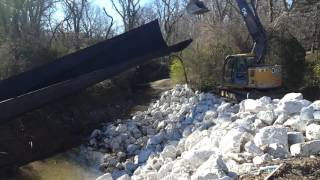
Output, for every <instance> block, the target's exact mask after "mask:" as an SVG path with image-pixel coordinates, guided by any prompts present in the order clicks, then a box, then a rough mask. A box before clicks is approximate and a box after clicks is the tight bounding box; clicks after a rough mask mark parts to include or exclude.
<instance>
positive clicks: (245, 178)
mask: <svg viewBox="0 0 320 180" xmlns="http://www.w3.org/2000/svg"><path fill="white" fill-rule="evenodd" d="M280 164H282V166H281V167H280V168H279V169H278V170H276V171H275V173H274V174H273V175H272V176H271V177H269V178H267V177H268V176H269V175H270V173H263V174H259V175H253V174H246V175H242V176H240V178H239V179H240V180H264V179H268V180H271V179H280V180H283V179H290V180H300V179H308V180H309V179H312V180H317V179H320V156H314V157H304V158H302V157H297V158H291V159H286V160H277V161H273V162H267V163H265V164H263V165H261V166H260V167H264V166H269V165H280Z"/></svg>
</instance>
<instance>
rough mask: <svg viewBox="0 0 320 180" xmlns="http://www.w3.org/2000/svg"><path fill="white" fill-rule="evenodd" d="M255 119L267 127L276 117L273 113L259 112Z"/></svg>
mask: <svg viewBox="0 0 320 180" xmlns="http://www.w3.org/2000/svg"><path fill="white" fill-rule="evenodd" d="M257 117H258V118H259V119H261V120H262V121H263V122H264V123H266V124H267V125H272V124H273V122H274V120H275V118H276V116H275V114H274V112H273V111H270V110H268V111H260V112H259V113H258V114H257Z"/></svg>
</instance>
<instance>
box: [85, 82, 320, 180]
mask: <svg viewBox="0 0 320 180" xmlns="http://www.w3.org/2000/svg"><path fill="white" fill-rule="evenodd" d="M319 122H320V101H315V102H313V103H312V102H309V101H307V100H305V99H303V96H302V95H301V94H300V93H290V94H287V95H285V96H284V97H283V98H282V99H273V100H272V99H271V98H269V97H262V98H260V99H257V100H253V99H247V100H244V101H242V102H241V103H239V104H231V103H228V102H225V101H224V100H223V99H221V98H219V97H216V96H215V95H213V94H210V93H199V92H193V91H192V90H191V89H189V88H188V87H187V86H182V85H178V86H176V87H175V88H174V89H172V90H170V91H166V92H164V93H163V95H162V96H161V98H160V99H159V100H158V101H156V102H155V103H154V104H151V105H150V107H149V109H148V110H147V111H145V112H138V113H136V115H135V116H133V117H132V119H129V120H126V121H119V122H115V123H110V124H107V125H105V126H104V127H103V128H102V130H95V131H94V132H93V133H92V135H91V139H90V142H89V145H90V146H91V147H92V148H94V149H99V150H104V151H106V152H108V153H107V154H106V155H105V157H104V162H105V163H104V164H103V165H102V168H103V169H104V170H106V171H107V172H110V173H111V174H109V173H107V174H105V175H104V176H102V177H100V178H98V179H99V180H103V179H112V178H113V179H117V178H118V179H125V180H126V179H133V180H135V179H137V180H138V179H150V180H153V179H192V180H193V179H194V180H196V179H197V180H200V179H225V180H227V179H235V178H236V177H237V175H240V174H244V173H247V172H250V171H254V170H257V169H258V168H257V166H258V165H260V164H263V163H264V162H265V161H269V160H272V159H277V158H288V157H291V156H309V155H312V154H317V153H319V152H320V125H318V124H319Z"/></svg>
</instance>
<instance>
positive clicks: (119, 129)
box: [116, 124, 127, 133]
mask: <svg viewBox="0 0 320 180" xmlns="http://www.w3.org/2000/svg"><path fill="white" fill-rule="evenodd" d="M116 131H117V132H119V133H125V132H127V125H126V124H119V125H118V126H117V128H116Z"/></svg>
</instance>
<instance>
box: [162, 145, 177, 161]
mask: <svg viewBox="0 0 320 180" xmlns="http://www.w3.org/2000/svg"><path fill="white" fill-rule="evenodd" d="M160 156H161V157H162V158H163V159H167V158H171V159H175V158H176V156H177V148H176V147H175V146H173V145H169V146H165V147H164V149H163V151H162V152H161V153H160Z"/></svg>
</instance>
